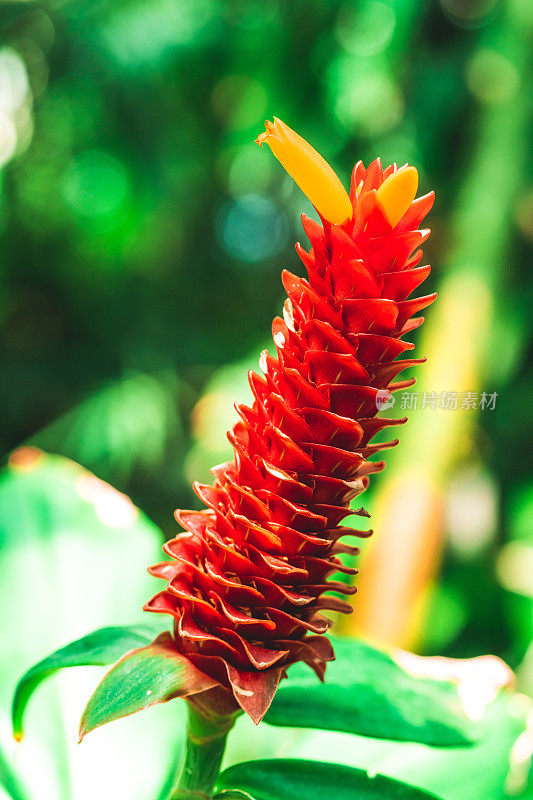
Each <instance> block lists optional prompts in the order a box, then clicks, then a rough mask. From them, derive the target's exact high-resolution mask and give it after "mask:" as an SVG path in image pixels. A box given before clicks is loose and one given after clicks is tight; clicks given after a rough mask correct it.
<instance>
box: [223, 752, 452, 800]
mask: <svg viewBox="0 0 533 800" xmlns="http://www.w3.org/2000/svg"><path fill="white" fill-rule="evenodd" d="M217 788H218V789H219V790H222V791H220V792H219V794H217V795H215V797H216V798H218V800H223V798H228V795H229V798H231V797H232V796H233V797H235V798H237V797H243V794H242V793H243V792H244V796H249V797H250V798H252V799H253V800H302V798H305V800H330V799H331V798H332V797H335V800H355V798H357V800H431V799H432V800H436V795H433V794H428V793H427V792H423V791H422V790H421V789H416V788H415V787H413V786H409V785H408V784H406V783H400V782H399V781H395V780H392V779H391V778H386V777H385V776H384V775H374V776H372V777H371V776H370V775H369V774H368V773H367V772H365V771H364V770H361V769H354V768H353V767H345V766H342V765H341V764H328V763H320V762H316V761H305V760H300V759H292V758H287V759H277V760H264V761H246V762H245V763H243V764H236V765H235V766H233V767H230V768H229V769H227V770H225V772H223V773H222V774H221V775H220V776H219V779H218V782H217Z"/></svg>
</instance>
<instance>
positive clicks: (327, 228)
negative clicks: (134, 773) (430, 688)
mask: <svg viewBox="0 0 533 800" xmlns="http://www.w3.org/2000/svg"><path fill="white" fill-rule="evenodd" d="M396 169H397V167H396V165H394V166H391V167H388V168H387V169H386V170H383V169H382V167H381V164H380V162H379V159H378V160H376V161H374V162H373V163H372V164H371V165H370V166H369V167H368V169H365V167H364V166H363V164H362V163H361V162H359V163H358V164H357V165H356V167H355V169H354V171H353V176H352V186H351V193H350V199H351V202H352V204H353V208H354V215H353V218H352V220H350V221H348V222H346V223H345V224H343V225H342V226H335V225H331V224H330V223H328V222H326V221H322V224H319V223H317V222H315V221H313V220H311V219H309V218H307V217H305V216H304V217H303V225H304V229H305V232H306V234H307V236H308V238H309V241H310V243H311V249H310V250H309V251H306V250H304V248H303V247H302V246H301V245H299V244H298V245H297V252H298V255H299V256H300V259H301V261H302V262H303V264H304V266H305V269H306V271H307V278H302V277H298V276H297V275H293V274H292V273H290V272H288V271H284V272H283V276H282V279H283V285H284V287H285V290H286V292H287V300H286V301H285V305H284V309H283V317H276V318H275V319H274V322H273V327H272V332H273V339H274V345H275V351H276V355H275V356H274V355H270V354H268V353H267V352H264V353H263V354H262V355H261V359H260V367H261V371H262V374H261V375H259V374H256V373H253V372H252V373H250V375H249V382H250V387H251V390H252V395H253V402H252V403H251V405H249V406H247V405H237V406H236V409H237V411H238V414H239V421H238V422H237V423H236V424H235V426H234V427H233V429H232V430H231V431H229V432H228V438H229V440H230V442H231V444H232V446H233V449H234V459H233V460H232V461H230V462H227V463H225V464H221V465H219V466H217V467H214V468H213V469H212V473H213V476H214V482H213V485H212V486H205V485H200V484H196V485H195V491H196V493H197V495H198V497H199V498H200V500H201V501H202V503H203V504H204V505H205V509H204V510H202V511H180V512H176V517H177V520H178V522H179V523H180V525H181V526H182V527H183V529H184V532H183V533H180V534H179V535H178V536H177V537H176V538H175V539H173V540H172V541H170V542H168V543H167V544H166V545H165V548H164V549H165V552H166V554H167V555H168V556H169V559H170V560H168V561H165V562H162V563H160V564H157V565H155V566H154V567H152V568H151V570H150V571H151V572H152V574H153V575H156V576H157V577H160V578H162V579H164V580H165V581H166V582H167V586H166V588H165V589H164V590H163V591H161V592H160V593H159V594H157V595H156V596H155V597H154V598H153V599H152V600H151V601H150V602H149V603H148V604H147V605H146V609H147V610H149V611H154V612H160V613H167V614H171V615H172V616H173V617H174V639H175V643H176V647H177V649H178V650H179V651H180V652H181V653H182V654H183V655H186V656H187V657H188V658H189V659H190V660H191V661H192V662H193V663H194V665H195V666H196V667H197V668H198V669H200V670H201V671H203V672H204V673H205V674H206V675H208V676H210V677H211V678H214V679H215V680H217V681H218V682H219V683H220V685H221V687H223V688H224V689H226V690H227V691H228V693H229V692H231V693H232V696H233V697H234V698H235V701H236V703H238V704H239V706H241V707H242V708H243V709H244V710H245V711H246V712H247V713H248V714H250V716H251V717H252V718H253V719H254V721H256V722H258V721H259V720H260V719H261V718H262V716H263V715H264V713H265V712H266V710H267V708H268V705H269V704H270V701H271V699H272V697H273V694H274V692H275V690H276V688H277V685H278V682H279V680H280V678H281V677H283V675H284V671H285V669H286V667H287V666H288V665H289V664H291V663H293V662H295V661H304V662H306V663H307V664H309V666H310V667H311V668H312V669H314V670H315V672H316V673H317V675H318V677H319V678H320V679H323V676H324V671H325V666H326V662H327V661H329V660H332V659H333V658H334V655H333V651H332V648H331V645H330V644H329V640H328V639H327V638H325V637H323V636H322V635H321V634H324V633H325V632H326V631H327V629H328V627H329V625H330V621H329V619H328V618H327V617H325V616H324V614H323V612H324V611H328V610H329V611H335V612H349V611H351V605H350V604H349V603H347V602H345V601H343V600H342V599H340V598H339V597H338V596H332V595H331V594H330V592H331V591H335V592H336V593H337V595H338V594H345V595H351V594H353V592H354V591H355V590H354V588H353V587H352V585H351V584H349V583H345V582H344V581H339V580H331V579H330V578H331V576H332V575H334V574H335V573H344V574H345V575H347V576H349V575H351V574H354V573H355V571H356V570H355V569H352V568H350V567H346V566H344V565H343V563H342V561H341V559H340V558H339V556H340V555H341V554H346V553H347V554H351V555H355V554H356V553H357V548H356V547H354V546H352V545H349V544H344V543H342V542H341V539H342V538H343V537H345V536H352V537H353V536H366V535H368V534H367V533H366V532H364V531H358V530H357V529H355V528H352V527H347V526H345V525H343V520H345V518H346V517H348V516H350V515H351V514H356V515H360V516H368V515H367V514H366V512H365V511H364V510H363V509H359V510H358V511H353V510H350V503H351V501H352V500H353V499H354V498H355V497H357V496H358V495H359V494H361V492H363V491H364V489H365V488H366V487H367V485H368V481H369V475H371V474H373V473H374V472H378V471H379V470H381V469H382V468H383V466H384V463H383V462H382V461H376V460H372V457H373V456H374V455H375V454H376V453H378V452H380V451H381V450H384V449H386V448H388V447H392V446H394V445H395V444H397V441H398V440H397V439H393V440H391V441H388V442H386V443H379V444H372V443H371V440H372V439H373V437H374V436H375V435H376V434H377V433H378V432H379V431H381V430H382V429H384V428H386V427H388V426H391V425H395V424H400V423H402V422H404V421H405V419H397V420H391V419H390V418H380V417H379V416H378V415H377V412H378V404H377V403H376V396H377V395H378V392H380V393H381V396H383V392H388V391H390V392H392V391H395V390H397V389H401V388H404V387H406V386H409V385H411V384H412V382H413V380H397V379H398V376H399V375H400V373H401V372H402V370H404V369H405V368H406V367H411V366H413V365H415V364H418V363H420V359H412V358H406V357H403V358H400V359H398V356H403V354H405V353H407V352H408V351H410V350H411V349H412V348H413V345H412V344H410V343H409V342H406V341H405V340H404V338H403V337H404V336H405V334H407V333H408V332H409V331H412V330H414V329H415V328H416V327H418V325H419V324H420V323H421V322H422V317H420V316H418V314H419V312H420V311H422V310H423V309H424V308H425V307H426V306H428V305H429V304H430V303H431V302H432V301H433V300H434V297H435V296H434V295H427V296H425V297H418V298H415V299H412V298H411V295H412V293H413V292H414V291H415V290H416V289H417V288H418V287H419V286H420V284H421V283H422V282H423V281H424V280H425V278H426V277H427V276H428V274H429V270H430V268H429V267H426V266H419V262H420V259H421V257H422V252H421V250H420V246H421V245H422V243H423V242H424V241H425V240H426V239H427V237H428V235H429V230H418V226H419V225H420V223H421V221H422V219H423V218H424V217H425V215H426V214H427V213H428V211H429V210H430V208H431V206H432V203H433V193H431V194H428V195H426V196H425V197H421V198H419V199H417V200H415V201H414V202H413V203H412V204H411V206H410V207H409V208H408V210H407V212H406V213H405V214H404V216H403V217H402V219H400V221H399V222H398V224H397V225H396V226H395V227H394V228H391V225H390V223H389V222H388V220H387V217H386V215H385V214H384V212H383V209H382V208H381V206H380V204H379V202H378V199H377V192H376V190H377V189H378V188H379V187H380V186H381V184H382V183H383V181H384V180H385V179H386V178H387V177H388V176H389V175H391V174H392V173H393V172H394V171H396ZM385 397H386V395H385ZM232 699H233V698H232Z"/></svg>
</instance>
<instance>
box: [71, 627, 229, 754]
mask: <svg viewBox="0 0 533 800" xmlns="http://www.w3.org/2000/svg"><path fill="white" fill-rule="evenodd" d="M215 685H216V681H214V680H213V679H212V678H208V677H207V676H206V675H204V674H203V672H200V670H198V669H196V667H194V666H193V665H192V664H191V662H190V661H189V660H188V659H187V658H184V657H183V656H181V655H180V653H178V651H177V650H176V648H175V646H174V643H173V641H172V637H171V636H170V634H169V633H163V634H161V635H160V636H158V637H157V639H156V640H155V641H154V642H152V643H151V644H149V645H147V646H146V647H141V648H138V649H136V650H132V651H131V652H129V653H126V655H125V656H123V657H122V658H121V659H120V661H118V662H117V663H116V664H115V666H114V667H112V669H110V671H109V672H108V673H107V674H106V675H105V676H104V678H103V680H102V681H101V683H100V684H99V685H98V686H97V687H96V689H95V691H94V694H93V695H92V697H91V698H90V700H89V702H88V703H87V706H86V708H85V711H84V712H83V716H82V718H81V723H80V741H81V739H83V737H84V736H85V735H86V734H87V733H89V732H90V731H92V730H94V729H95V728H99V727H100V726H101V725H105V724H106V723H107V722H112V721H113V720H115V719H120V718H121V717H127V716H129V715H130V714H134V713H135V712H136V711H142V710H143V709H144V708H148V707H149V706H153V705H154V704H156V703H164V702H166V701H167V700H172V699H173V698H175V697H185V696H187V695H189V694H196V693H197V692H201V691H204V690H205V689H210V688H211V687H212V686H215Z"/></svg>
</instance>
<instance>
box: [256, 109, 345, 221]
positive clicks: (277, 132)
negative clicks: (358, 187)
mask: <svg viewBox="0 0 533 800" xmlns="http://www.w3.org/2000/svg"><path fill="white" fill-rule="evenodd" d="M265 127H266V131H265V133H262V134H260V136H258V137H257V139H256V142H257V144H259V145H260V146H263V143H264V142H266V143H267V144H268V146H269V147H270V149H271V150H272V152H273V153H274V155H275V156H276V158H277V159H278V161H280V162H281V164H282V166H283V167H284V168H285V169H286V170H287V172H288V173H289V175H290V176H291V178H293V179H294V181H295V182H296V183H297V184H298V186H299V187H300V189H301V190H302V192H303V193H304V194H305V195H307V197H308V198H309V200H310V201H311V202H312V204H313V205H314V207H315V208H316V210H317V211H319V212H320V214H321V215H322V216H323V217H324V219H327V220H328V221H329V222H332V223H334V224H335V225H342V223H343V222H346V220H348V219H351V217H352V215H353V209H352V204H351V202H350V198H349V197H348V194H347V192H346V189H345V188H344V186H343V185H342V183H341V182H340V180H339V177H338V176H337V175H336V173H335V172H334V171H333V170H332V169H331V167H330V166H329V164H328V162H327V161H325V159H323V158H322V156H321V155H320V153H317V151H316V150H315V149H314V148H313V147H311V145H310V144H309V143H308V142H306V141H305V139H302V137H301V136H298V134H297V133H296V132H295V131H293V130H292V128H289V126H288V125H285V123H284V122H282V121H281V120H280V119H278V118H277V117H274V122H273V123H272V122H269V121H268V120H267V121H266V122H265Z"/></svg>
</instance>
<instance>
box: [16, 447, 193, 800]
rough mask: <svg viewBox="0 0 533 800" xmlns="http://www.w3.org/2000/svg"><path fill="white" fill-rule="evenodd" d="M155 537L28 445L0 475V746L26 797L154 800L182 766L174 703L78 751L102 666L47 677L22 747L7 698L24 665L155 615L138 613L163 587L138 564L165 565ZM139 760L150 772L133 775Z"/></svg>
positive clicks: (98, 484)
mask: <svg viewBox="0 0 533 800" xmlns="http://www.w3.org/2000/svg"><path fill="white" fill-rule="evenodd" d="M162 541H163V536H162V533H161V531H160V530H159V529H158V528H157V526H156V525H154V524H153V523H152V522H151V521H150V520H149V519H148V518H147V517H146V516H145V514H143V512H142V511H140V510H139V509H138V508H137V507H136V506H135V505H134V504H133V503H132V501H131V500H130V499H129V498H128V497H126V496H125V495H124V494H121V493H120V492H117V491H116V490H114V489H113V488H112V487H111V486H109V485H108V484H106V483H104V482H103V481H101V480H99V479H98V478H96V477H95V476H94V475H92V474H91V473H90V472H88V471H87V470H85V469H83V468H82V467H80V466H79V465H78V464H74V463H73V462H72V461H69V460H68V459H65V458H62V457H58V456H50V455H47V454H46V453H43V452H41V451H37V450H35V449H27V448H23V449H22V450H18V451H16V452H15V453H14V454H13V456H12V458H11V459H10V461H9V464H8V465H7V466H6V468H4V469H3V470H2V471H0V607H1V608H3V609H9V613H7V612H6V613H5V614H4V619H3V621H2V635H3V641H5V642H6V643H7V644H6V646H4V647H3V648H1V649H0V675H1V677H2V680H1V681H0V747H2V745H3V750H4V755H5V757H6V759H8V763H9V765H10V767H11V771H12V772H13V774H14V775H15V776H16V777H18V778H19V782H20V784H21V785H22V786H24V787H25V788H26V789H27V793H28V796H29V798H30V799H31V800H66V798H72V797H75V798H76V800H92V798H94V796H95V795H97V796H98V797H100V798H102V800H104V798H108V797H117V796H124V797H128V800H146V798H147V797H150V798H152V797H153V798H155V797H157V796H158V793H159V792H160V790H161V788H162V785H163V782H164V781H165V779H166V774H167V772H168V771H169V770H170V769H171V765H175V764H176V759H178V760H179V752H180V747H181V741H182V726H183V717H184V711H185V709H182V708H181V707H180V705H179V704H175V705H174V704H173V705H174V707H170V706H169V707H168V708H165V707H164V706H161V707H159V708H157V710H155V711H154V712H153V714H151V715H149V716H147V717H146V718H139V719H135V718H134V717H132V718H131V719H129V720H126V721H124V723H123V724H122V725H120V726H117V729H116V730H115V728H114V727H113V726H109V729H108V730H104V731H102V734H101V735H100V736H98V737H94V739H93V740H92V741H90V742H88V743H87V745H86V746H84V747H83V748H79V747H78V746H77V745H76V739H77V729H78V723H79V719H80V715H81V712H82V711H83V707H84V705H85V703H86V701H87V698H88V697H89V696H90V693H91V691H92V690H93V689H94V687H95V685H96V683H97V682H98V680H99V679H100V677H101V674H98V673H99V672H101V673H102V674H103V669H102V668H101V667H100V668H99V667H82V668H81V669H75V670H69V669H67V670H60V671H59V673H58V674H56V675H55V676H54V678H53V680H50V681H45V682H44V683H43V684H42V686H41V688H40V689H39V691H38V692H37V696H36V697H34V698H32V700H31V702H30V704H29V705H28V707H27V708H26V712H25V726H24V727H25V736H24V740H23V742H22V743H21V744H20V745H15V744H14V743H13V741H12V740H11V741H10V733H11V719H10V717H11V713H10V711H11V702H12V699H13V692H14V689H15V686H16V684H17V682H18V680H19V679H20V677H21V675H22V673H23V672H24V671H25V670H26V669H27V668H28V667H30V666H31V665H33V664H36V662H38V661H40V660H41V659H42V658H43V656H46V655H48V654H49V653H52V652H53V651H55V650H57V649H58V648H60V647H62V646H63V645H64V644H65V643H66V642H71V641H73V640H75V639H78V638H79V637H80V636H83V635H84V634H87V633H88V632H89V631H94V630H97V629H99V628H103V627H105V626H110V625H113V626H129V625H134V626H136V625H139V624H142V625H144V624H145V623H147V624H149V623H150V621H151V620H153V619H155V615H149V614H146V613H144V612H143V611H142V605H143V603H144V602H145V601H146V600H147V599H148V598H149V597H150V596H151V595H152V594H154V592H155V591H157V588H158V585H157V581H156V580H155V579H154V578H152V577H150V576H149V575H148V574H147V572H146V569H145V567H146V565H148V564H153V563H154V562H155V561H158V560H160V559H161V544H162ZM159 630H161V628H159ZM156 634H157V630H156V629H154V631H153V634H152V636H151V638H154V636H155V635H156ZM130 646H131V645H130ZM140 759H143V760H144V761H145V767H144V768H143V770H142V772H141V774H135V767H136V766H137V765H138V763H139V760H140ZM105 776H108V777H107V778H106V777H105ZM1 794H2V791H1V790H0V795H1Z"/></svg>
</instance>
